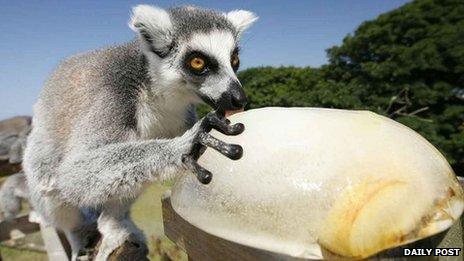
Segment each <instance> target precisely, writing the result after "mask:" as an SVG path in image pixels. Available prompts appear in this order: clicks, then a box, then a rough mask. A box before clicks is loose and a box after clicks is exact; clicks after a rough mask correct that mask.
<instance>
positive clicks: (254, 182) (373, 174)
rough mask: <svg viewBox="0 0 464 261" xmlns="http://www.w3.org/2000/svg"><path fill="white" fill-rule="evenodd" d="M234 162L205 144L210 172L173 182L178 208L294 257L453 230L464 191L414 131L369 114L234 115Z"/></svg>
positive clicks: (218, 230) (216, 229)
mask: <svg viewBox="0 0 464 261" xmlns="http://www.w3.org/2000/svg"><path fill="white" fill-rule="evenodd" d="M230 120H231V121H232V123H236V122H242V123H243V124H245V131H244V132H243V133H242V134H241V135H238V136H225V135H222V134H220V133H218V132H215V131H213V132H212V134H213V135H214V136H216V137H217V138H219V139H221V140H224V141H226V142H230V143H237V144H240V145H242V147H243V150H244V154H243V157H242V158H241V159H240V160H238V161H232V160H230V159H228V158H226V157H224V156H223V155H221V154H219V153H218V152H216V151H214V150H213V149H209V148H208V149H207V150H206V151H205V153H204V154H203V155H202V156H201V158H200V160H199V163H200V165H202V166H203V167H205V168H206V169H208V170H210V171H211V172H212V173H213V179H212V182H211V183H210V184H208V185H203V184H200V183H199V182H198V181H197V179H196V178H195V176H194V175H192V174H190V173H185V174H184V175H181V176H180V178H179V179H178V180H177V181H176V183H175V186H174V188H173V193H172V197H171V200H172V204H173V207H174V209H175V210H176V212H178V213H179V214H180V215H181V216H182V217H184V218H185V219H186V220H188V221H189V222H190V223H192V224H194V225H195V226H197V227H199V228H201V229H203V230H205V231H207V232H209V233H212V234H214V235H217V236H220V237H223V238H226V239H229V240H232V241H235V242H238V243H242V244H246V245H249V246H253V247H257V248H262V249H266V250H270V251H274V252H280V253H285V254H288V255H292V256H295V257H306V258H322V257H323V254H322V249H324V250H328V251H330V252H332V253H335V254H337V255H341V256H347V257H367V256H370V255H373V254H375V253H377V252H379V251H381V250H384V249H388V248H392V247H395V246H398V245H402V244H405V243H408V242H412V241H415V240H418V239H421V238H424V237H427V236H430V235H433V234H436V233H438V232H440V231H443V230H445V229H446V228H448V227H450V226H451V224H452V223H453V221H454V220H456V219H457V218H458V217H459V216H460V215H461V213H462V211H463V206H464V203H463V202H464V200H463V191H462V188H461V187H460V186H459V183H458V182H457V180H456V177H455V175H454V173H453V171H452V169H451V168H450V166H449V164H448V163H447V161H446V160H445V158H444V157H443V156H442V155H441V154H440V153H439V152H438V150H437V149H435V148H434V147H433V146H432V145H431V144H430V143H429V142H427V141H426V140H425V139H424V138H422V137H421V136H420V135H419V134H417V133H416V132H414V131H412V130H411V129H409V128H407V127H405V126H403V125H401V124H399V123H397V122H395V121H393V120H390V119H388V118H385V117H382V116H379V115H377V114H374V113H371V112H366V111H347V110H334V109H318V108H263V109H256V110H250V111H247V112H243V113H239V114H235V115H233V116H232V117H230Z"/></svg>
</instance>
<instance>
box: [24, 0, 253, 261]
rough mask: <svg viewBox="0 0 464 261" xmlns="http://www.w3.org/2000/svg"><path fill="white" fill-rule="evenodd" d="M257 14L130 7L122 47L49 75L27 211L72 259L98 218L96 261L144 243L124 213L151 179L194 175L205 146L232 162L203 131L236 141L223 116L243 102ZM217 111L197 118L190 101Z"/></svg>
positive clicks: (31, 145)
mask: <svg viewBox="0 0 464 261" xmlns="http://www.w3.org/2000/svg"><path fill="white" fill-rule="evenodd" d="M256 19H257V17H256V16H255V15H254V14H253V13H252V12H249V11H244V10H235V11H231V12H229V13H221V12H217V11H213V10H208V9H202V8H198V7H190V6H188V7H175V8H171V9H167V10H164V9H161V8H158V7H154V6H148V5H139V6H136V7H134V8H133V10H132V16H131V19H130V22H129V26H130V28H131V29H132V30H134V31H135V32H136V33H137V36H138V37H136V39H135V40H133V41H132V42H129V43H127V44H123V45H119V46H114V47H109V48H106V49H102V50H97V51H91V52H88V53H84V54H79V55H76V56H72V57H70V58H68V59H66V60H65V61H64V62H62V63H61V64H60V65H59V66H58V68H57V69H56V70H55V71H54V72H53V73H52V74H51V76H50V78H49V79H48V81H47V82H46V83H45V86H44V87H43V90H42V91H41V94H40V96H39V98H38V101H37V103H36V104H35V106H34V116H33V128H32V132H31V134H30V136H29V138H28V141H27V146H26V150H25V156H24V163H23V165H24V170H25V173H26V176H27V184H28V188H29V192H30V200H31V203H32V204H33V207H34V209H35V211H37V212H38V213H39V215H40V216H41V218H42V219H43V221H44V222H46V223H48V224H50V225H53V226H55V227H56V228H58V229H60V230H62V231H64V233H65V235H66V236H67V238H68V239H69V241H70V244H71V247H72V254H73V258H75V257H76V255H77V253H78V251H79V249H81V248H82V247H83V245H84V244H85V242H84V241H85V239H84V238H83V236H82V234H83V233H82V228H83V227H85V226H87V225H88V224H89V223H91V222H96V224H97V226H98V231H99V232H100V234H101V235H102V243H101V245H100V248H99V250H98V255H97V257H96V259H97V260H105V259H107V257H108V256H109V254H111V252H112V251H113V250H114V249H116V248H117V247H118V246H120V245H121V244H122V243H124V242H126V241H128V242H135V243H137V244H139V243H140V244H143V245H144V242H145V238H144V236H143V233H141V231H140V230H139V229H138V228H137V227H136V226H135V224H134V223H133V222H132V220H131V219H130V217H129V208H130V206H131V204H132V202H134V200H135V199H136V198H137V196H138V195H139V194H140V193H141V192H142V190H143V189H144V187H146V186H147V184H149V183H151V182H154V181H164V180H166V179H169V178H171V177H173V176H175V175H176V174H178V173H185V172H186V171H187V172H189V171H190V172H193V173H195V174H196V175H197V177H198V179H199V180H200V181H201V182H203V183H205V184H206V183H208V182H209V181H210V180H211V177H212V174H211V173H210V172H209V171H208V170H206V169H204V168H202V167H201V166H200V165H199V164H197V162H196V160H197V159H198V157H199V154H200V153H201V152H202V151H204V149H205V146H208V147H212V148H214V149H216V150H218V151H219V152H221V153H222V154H224V155H226V156H228V157H229V158H232V159H237V158H240V156H241V153H242V151H241V147H240V146H239V145H234V144H226V143H224V142H222V141H220V140H217V139H216V138H214V137H212V136H210V135H209V134H208V131H209V130H210V129H211V128H214V129H217V130H218V131H220V132H222V133H224V134H226V135H238V134H240V133H241V132H242V131H243V130H244V126H243V125H242V124H239V123H238V124H234V125H231V124H230V122H229V121H228V120H227V119H225V118H224V117H223V116H222V115H223V114H224V111H229V110H237V109H241V108H243V107H244V106H245V104H246V102H247V99H246V95H245V93H244V91H243V89H242V86H241V84H240V82H239V80H238V79H237V76H236V72H237V70H238V68H239V64H240V60H239V48H238V45H239V39H240V36H241V35H242V34H243V32H244V31H245V30H246V29H247V28H248V27H249V26H250V25H251V24H252V23H253V22H254V21H255V20H256ZM200 102H205V103H207V104H209V105H210V106H211V107H213V109H214V110H215V112H214V113H210V114H208V115H207V116H206V117H204V118H203V119H201V120H199V121H197V119H196V114H195V105H196V104H198V103H200Z"/></svg>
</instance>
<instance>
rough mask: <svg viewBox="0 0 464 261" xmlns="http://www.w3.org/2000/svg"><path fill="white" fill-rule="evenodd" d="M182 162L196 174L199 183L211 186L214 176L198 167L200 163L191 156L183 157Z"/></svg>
mask: <svg viewBox="0 0 464 261" xmlns="http://www.w3.org/2000/svg"><path fill="white" fill-rule="evenodd" d="M182 162H183V163H184V164H186V165H187V167H188V168H189V169H190V170H191V171H192V172H193V173H194V174H195V176H196V177H197V179H198V181H200V182H201V183H202V184H205V185H206V184H209V183H210V182H211V179H212V178H213V174H212V173H211V172H209V171H208V170H206V169H205V168H203V167H202V166H200V165H198V163H197V162H196V161H195V160H194V159H193V158H192V156H189V155H182Z"/></svg>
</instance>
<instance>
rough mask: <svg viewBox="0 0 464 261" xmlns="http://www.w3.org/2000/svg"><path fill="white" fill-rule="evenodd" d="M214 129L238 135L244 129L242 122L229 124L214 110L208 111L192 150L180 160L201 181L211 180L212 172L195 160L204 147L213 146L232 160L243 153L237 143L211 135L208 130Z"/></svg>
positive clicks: (205, 182)
mask: <svg viewBox="0 0 464 261" xmlns="http://www.w3.org/2000/svg"><path fill="white" fill-rule="evenodd" d="M211 129H215V130H217V131H219V132H221V133H223V134H225V135H238V134H240V133H242V132H243V131H244V130H245V126H244V125H243V124H242V123H236V124H234V125H230V121H229V120H228V119H226V118H225V117H224V115H223V114H219V113H218V112H216V111H213V112H210V113H208V114H207V115H206V116H205V117H204V118H203V119H202V122H201V126H200V130H199V131H198V133H197V135H196V137H195V139H194V145H193V147H192V150H191V151H190V153H189V154H184V155H182V162H183V163H184V164H185V165H186V166H187V168H188V169H190V170H191V171H192V172H193V173H194V174H195V175H196V176H197V179H198V180H199V181H200V182H201V183H203V184H208V183H210V182H211V179H212V177H213V174H211V172H210V171H208V170H206V169H204V168H203V167H201V166H200V165H199V164H198V163H197V160H198V158H199V157H200V155H201V154H202V153H203V152H204V151H205V149H206V147H210V148H213V149H215V150H217V151H218V152H220V153H221V154H223V155H224V156H226V157H228V158H229V159H232V160H238V159H240V158H241V157H242V155H243V149H242V147H241V146H240V145H238V144H228V143H225V142H223V141H221V140H218V139H216V138H215V137H213V136H211V135H210V134H209V133H208V132H209V131H211Z"/></svg>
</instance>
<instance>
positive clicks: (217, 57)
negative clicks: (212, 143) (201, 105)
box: [131, 6, 257, 111]
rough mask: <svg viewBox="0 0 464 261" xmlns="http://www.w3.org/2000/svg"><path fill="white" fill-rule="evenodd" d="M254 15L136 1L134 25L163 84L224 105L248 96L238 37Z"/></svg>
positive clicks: (237, 105) (240, 103)
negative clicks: (241, 78)
mask: <svg viewBox="0 0 464 261" xmlns="http://www.w3.org/2000/svg"><path fill="white" fill-rule="evenodd" d="M256 19H257V18H256V16H254V14H252V13H251V12H248V11H233V12H230V13H228V14H222V13H217V12H213V11H209V10H204V9H197V8H192V7H186V8H175V9H171V10H170V11H169V12H166V11H164V10H162V9H158V8H154V7H150V6H138V7H136V8H134V15H133V17H132V20H131V26H132V28H133V29H134V30H136V31H137V32H139V34H140V38H141V41H142V43H143V44H144V45H143V46H144V47H145V48H144V50H145V54H146V56H147V57H148V60H149V66H150V72H151V74H152V76H153V78H155V80H158V81H160V85H162V86H163V87H166V88H170V89H171V90H172V89H176V90H179V91H183V92H184V93H186V95H190V96H191V97H192V98H193V100H202V101H204V102H206V103H208V104H209V105H210V106H212V107H213V108H215V109H219V110H224V111H226V110H238V109H241V108H243V107H245V105H246V102H247V99H246V95H245V93H244V91H243V89H242V86H241V84H240V82H239V80H238V79H237V76H236V72H237V70H238V69H239V66H240V56H239V47H238V42H239V38H240V35H241V34H242V32H243V31H244V30H245V29H246V28H248V27H249V26H250V25H251V24H252V23H253V22H254V21H255V20H256Z"/></svg>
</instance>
